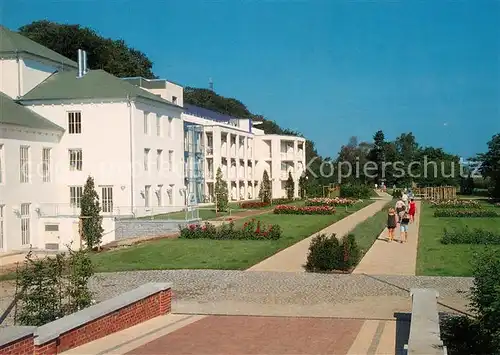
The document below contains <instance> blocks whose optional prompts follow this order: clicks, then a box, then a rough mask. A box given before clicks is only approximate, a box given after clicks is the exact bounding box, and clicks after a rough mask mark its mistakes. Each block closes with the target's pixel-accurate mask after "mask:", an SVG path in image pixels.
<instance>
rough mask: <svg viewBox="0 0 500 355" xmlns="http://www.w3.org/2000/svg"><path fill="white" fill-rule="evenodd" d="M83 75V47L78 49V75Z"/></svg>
mask: <svg viewBox="0 0 500 355" xmlns="http://www.w3.org/2000/svg"><path fill="white" fill-rule="evenodd" d="M82 76H83V51H82V50H81V49H79V50H78V76H77V78H81V77H82Z"/></svg>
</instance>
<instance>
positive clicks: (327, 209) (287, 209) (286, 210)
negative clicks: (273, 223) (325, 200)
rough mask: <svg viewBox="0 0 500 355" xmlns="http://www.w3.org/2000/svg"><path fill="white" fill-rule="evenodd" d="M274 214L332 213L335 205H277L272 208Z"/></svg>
mask: <svg viewBox="0 0 500 355" xmlns="http://www.w3.org/2000/svg"><path fill="white" fill-rule="evenodd" d="M274 213H275V214H302V215H309V214H334V213H335V207H331V206H306V207H297V206H285V205H279V206H276V207H275V208H274Z"/></svg>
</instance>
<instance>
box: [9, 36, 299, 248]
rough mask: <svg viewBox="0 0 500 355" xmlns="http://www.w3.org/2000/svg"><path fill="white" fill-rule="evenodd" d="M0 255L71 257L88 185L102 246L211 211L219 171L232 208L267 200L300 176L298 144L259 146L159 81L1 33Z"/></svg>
mask: <svg viewBox="0 0 500 355" xmlns="http://www.w3.org/2000/svg"><path fill="white" fill-rule="evenodd" d="M0 99H1V102H0V252H6V251H12V250H23V249H27V248H30V247H33V248H37V249H64V245H67V244H73V247H79V244H80V243H81V240H80V235H79V215H80V203H81V198H82V195H83V188H84V185H85V182H86V180H87V178H88V177H89V176H91V177H93V179H94V183H95V188H96V191H97V193H98V195H99V200H100V205H101V209H102V215H103V227H104V237H103V242H105V243H106V242H110V241H113V240H114V239H115V236H114V230H115V219H116V218H129V217H133V218H135V217H143V216H152V215H159V214H164V213H169V212H175V211H179V210H182V209H185V207H186V206H190V205H197V204H199V203H210V202H213V201H214V192H215V176H216V173H217V170H218V169H219V168H220V169H221V171H222V174H223V178H224V179H225V180H226V181H227V183H228V192H229V198H230V200H232V201H242V200H252V199H257V198H258V193H259V188H260V184H261V180H262V175H263V172H264V170H267V171H268V173H269V176H270V178H271V180H272V195H273V198H279V197H284V196H286V189H285V181H286V179H287V178H288V173H291V174H292V176H293V178H294V181H295V184H296V188H295V195H296V196H298V179H299V177H300V174H301V173H302V171H303V169H304V166H305V141H304V139H303V138H300V137H292V136H277V135H266V134H264V132H263V131H262V130H260V129H258V127H254V123H253V122H252V121H251V120H249V119H239V118H235V117H230V116H227V115H222V114H220V113H217V112H213V111H210V110H206V109H203V108H200V107H196V106H192V105H188V104H184V98H183V87H182V86H180V85H178V84H175V83H173V82H170V81H167V80H147V79H144V78H125V79H120V78H116V77H114V76H113V75H111V74H109V73H106V72H105V71H103V70H88V69H87V67H86V54H85V53H84V52H81V53H79V61H78V62H74V61H71V60H69V59H68V58H65V57H63V56H61V55H59V54H57V53H55V52H53V51H51V50H50V49H48V48H45V47H43V46H41V45H39V44H37V43H35V42H33V41H31V40H29V39H27V38H25V37H23V36H21V35H19V34H17V33H15V32H11V31H9V30H8V29H6V28H4V27H2V26H0Z"/></svg>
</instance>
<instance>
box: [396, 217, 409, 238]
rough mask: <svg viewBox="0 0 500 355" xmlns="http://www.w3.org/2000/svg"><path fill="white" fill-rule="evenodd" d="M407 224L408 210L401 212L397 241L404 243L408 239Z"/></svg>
mask: <svg viewBox="0 0 500 355" xmlns="http://www.w3.org/2000/svg"><path fill="white" fill-rule="evenodd" d="M408 224H410V216H409V214H408V212H401V218H400V220H399V226H400V230H401V234H400V235H399V242H400V243H406V242H407V241H408Z"/></svg>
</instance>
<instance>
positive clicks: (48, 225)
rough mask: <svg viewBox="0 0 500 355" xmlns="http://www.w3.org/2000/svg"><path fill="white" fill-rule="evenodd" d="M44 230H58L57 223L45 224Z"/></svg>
mask: <svg viewBox="0 0 500 355" xmlns="http://www.w3.org/2000/svg"><path fill="white" fill-rule="evenodd" d="M45 231H46V232H59V224H46V225H45Z"/></svg>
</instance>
